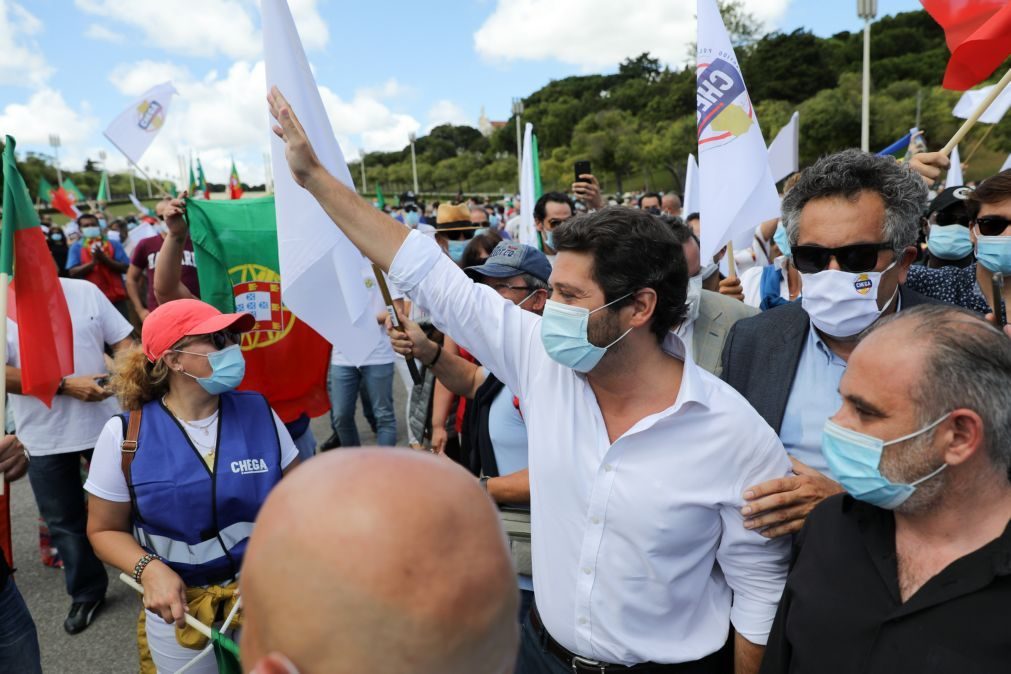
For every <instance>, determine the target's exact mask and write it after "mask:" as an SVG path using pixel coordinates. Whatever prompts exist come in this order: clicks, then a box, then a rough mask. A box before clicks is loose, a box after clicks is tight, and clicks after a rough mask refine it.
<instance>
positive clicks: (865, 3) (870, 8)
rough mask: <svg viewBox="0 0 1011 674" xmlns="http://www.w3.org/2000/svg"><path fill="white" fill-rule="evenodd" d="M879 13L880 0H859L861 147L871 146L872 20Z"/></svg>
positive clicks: (863, 148) (868, 148) (862, 148)
mask: <svg viewBox="0 0 1011 674" xmlns="http://www.w3.org/2000/svg"><path fill="white" fill-rule="evenodd" d="M877 13H878V0H857V16H859V17H860V18H861V19H863V20H864V86H863V103H862V108H861V115H860V149H861V150H863V151H864V152H867V151H868V150H870V146H871V21H873V20H874V17H875V16H877Z"/></svg>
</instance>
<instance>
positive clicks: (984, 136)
mask: <svg viewBox="0 0 1011 674" xmlns="http://www.w3.org/2000/svg"><path fill="white" fill-rule="evenodd" d="M995 126H997V125H996V124H991V125H990V126H989V127H987V130H986V133H984V134H983V135H982V136H980V137H979V140H977V141H976V144H975V145H973V146H972V149H971V150H969V154H967V155H966V156H965V159H963V160H962V161H963V162H965V163H967V164H968V163H969V160H970V159H972V155H974V154H976V150H978V149H979V146H980V145H982V144H983V141H984V140H986V137H987V136H989V135H990V132H991V131H993V127H995Z"/></svg>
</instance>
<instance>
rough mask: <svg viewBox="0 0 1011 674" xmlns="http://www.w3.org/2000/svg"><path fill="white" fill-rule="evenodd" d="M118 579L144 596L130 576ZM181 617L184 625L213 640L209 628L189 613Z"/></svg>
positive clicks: (142, 589) (138, 584) (123, 575)
mask: <svg viewBox="0 0 1011 674" xmlns="http://www.w3.org/2000/svg"><path fill="white" fill-rule="evenodd" d="M119 579H120V580H121V581H123V582H124V583H126V584H127V585H129V586H130V587H132V588H133V589H134V590H136V591H137V592H139V593H140V594H144V587H143V586H142V585H141V584H140V583H138V582H137V581H135V580H134V579H133V578H131V577H130V576H128V575H126V574H125V573H121V574H119ZM183 617H184V618H185V619H186V624H187V625H189V626H190V627H192V628H193V629H195V630H196V631H197V632H200V633H201V634H203V635H204V636H205V637H207V638H208V639H212V638H214V637H213V635H212V634H211V628H210V627H208V626H207V625H205V624H203V623H202V622H200V621H199V620H197V619H196V618H194V617H193V616H191V615H190V614H189V613H184V614H183Z"/></svg>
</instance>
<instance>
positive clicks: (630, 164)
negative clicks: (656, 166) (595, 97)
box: [572, 110, 642, 192]
mask: <svg viewBox="0 0 1011 674" xmlns="http://www.w3.org/2000/svg"><path fill="white" fill-rule="evenodd" d="M572 147H573V150H574V151H576V152H580V153H582V154H583V155H585V156H587V157H588V158H589V159H590V161H591V162H593V168H594V171H595V172H599V171H601V169H603V170H604V171H606V172H609V173H611V174H613V175H614V181H615V185H616V188H617V190H618V191H619V192H623V191H624V189H623V185H624V180H625V178H627V177H628V176H629V175H631V173H632V171H633V169H634V168H635V166H636V164H637V163H638V162H639V160H640V159H641V157H642V146H641V145H640V136H639V120H638V119H636V117H635V116H634V115H632V114H631V113H629V112H626V111H624V110H604V111H602V112H598V113H595V114H592V115H587V116H586V117H584V118H583V120H582V121H580V122H579V124H577V125H576V129H575V132H574V133H573V136H572Z"/></svg>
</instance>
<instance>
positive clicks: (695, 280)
mask: <svg viewBox="0 0 1011 674" xmlns="http://www.w3.org/2000/svg"><path fill="white" fill-rule="evenodd" d="M685 304H687V305H688V314H687V315H685V323H684V324H685V325H688V324H689V323H694V322H695V319H696V318H698V317H699V308H700V307H701V305H702V276H701V275H700V274H696V275H695V276H692V277H691V278H689V279H688V296H687V297H686V298H685Z"/></svg>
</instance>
